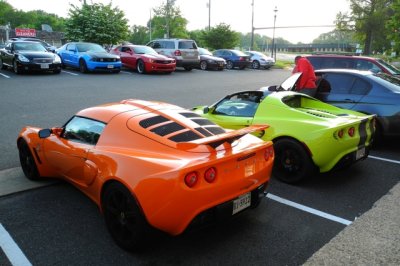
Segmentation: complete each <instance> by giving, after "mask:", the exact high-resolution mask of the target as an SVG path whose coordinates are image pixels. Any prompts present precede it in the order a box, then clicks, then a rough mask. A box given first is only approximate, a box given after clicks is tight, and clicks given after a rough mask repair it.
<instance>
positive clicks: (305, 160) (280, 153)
mask: <svg viewBox="0 0 400 266" xmlns="http://www.w3.org/2000/svg"><path fill="white" fill-rule="evenodd" d="M274 149H275V161H274V168H273V174H274V176H276V177H277V178H278V179H279V180H281V181H283V182H285V183H289V184H293V183H297V182H299V181H301V180H303V179H304V178H306V177H310V176H311V175H313V174H314V171H315V168H316V167H315V165H314V163H313V162H312V160H311V158H310V156H309V154H308V153H307V152H306V150H305V148H304V147H303V146H302V145H301V144H300V143H299V142H297V141H296V140H293V139H281V140H278V141H276V142H275V143H274Z"/></svg>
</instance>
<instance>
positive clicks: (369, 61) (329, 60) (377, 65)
mask: <svg viewBox="0 0 400 266" xmlns="http://www.w3.org/2000/svg"><path fill="white" fill-rule="evenodd" d="M306 57H307V59H308V60H309V61H310V62H311V64H312V65H313V67H314V69H316V70H317V69H332V68H348V69H357V70H370V71H372V72H375V73H379V72H383V73H386V74H389V75H396V76H400V70H399V69H397V68H396V67H395V66H392V65H391V64H389V63H387V62H385V61H384V60H382V59H379V58H373V57H366V56H352V55H310V56H306Z"/></svg>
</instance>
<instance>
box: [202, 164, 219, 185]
mask: <svg viewBox="0 0 400 266" xmlns="http://www.w3.org/2000/svg"><path fill="white" fill-rule="evenodd" d="M216 178H217V170H216V169H215V168H214V167H211V168H208V169H207V170H206V171H205V172H204V179H205V180H206V181H207V182H208V183H212V182H214V181H215V179H216Z"/></svg>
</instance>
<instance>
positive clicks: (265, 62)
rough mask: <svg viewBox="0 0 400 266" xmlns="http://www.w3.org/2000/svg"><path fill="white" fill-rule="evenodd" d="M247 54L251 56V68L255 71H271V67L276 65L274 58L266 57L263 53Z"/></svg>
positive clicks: (248, 52)
mask: <svg viewBox="0 0 400 266" xmlns="http://www.w3.org/2000/svg"><path fill="white" fill-rule="evenodd" d="M245 53H246V54H248V55H249V56H250V61H251V67H252V68H253V69H260V68H265V69H269V68H270V67H272V66H273V65H275V60H274V59H273V58H272V57H269V56H266V55H265V54H263V53H261V52H257V51H247V52H245Z"/></svg>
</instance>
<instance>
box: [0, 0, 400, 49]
mask: <svg viewBox="0 0 400 266" xmlns="http://www.w3.org/2000/svg"><path fill="white" fill-rule="evenodd" d="M348 1H349V4H350V12H349V13H342V12H340V13H339V14H337V17H336V21H335V24H336V29H335V30H333V31H331V32H328V33H324V34H322V35H320V36H319V37H318V38H317V39H315V40H314V41H313V43H336V42H337V41H338V40H341V42H344V41H345V42H348V43H360V44H361V45H362V47H363V51H364V53H365V54H370V53H373V52H377V53H383V52H385V51H390V52H392V51H396V52H399V51H400V34H399V33H400V32H399V31H400V0H348ZM153 14H154V15H153V16H152V17H151V19H149V21H148V23H147V25H146V26H141V25H133V26H132V27H129V26H128V20H127V19H126V18H125V14H124V12H123V11H122V10H120V9H119V8H118V7H113V6H112V2H110V4H107V5H104V4H100V3H92V4H87V3H86V1H85V2H84V3H83V4H82V5H73V4H70V9H69V14H68V18H62V17H58V16H57V15H54V14H49V13H46V12H44V11H42V10H35V11H29V12H23V11H20V10H16V9H14V8H13V7H12V6H11V5H10V4H8V3H7V0H0V25H6V24H7V23H10V26H11V28H16V27H24V28H35V29H40V28H41V25H42V24H48V25H50V26H51V27H52V28H53V30H54V31H61V32H64V33H65V36H66V38H67V39H68V40H71V41H90V42H95V43H99V44H102V45H109V44H116V43H120V42H122V41H128V42H132V43H135V44H145V43H147V42H148V41H149V40H150V39H155V38H164V37H167V38H169V37H170V38H191V39H194V40H196V42H197V43H198V44H199V46H202V47H207V48H209V49H219V48H234V47H238V46H239V47H242V48H246V49H248V48H250V42H251V34H250V33H247V34H242V33H239V32H236V31H234V30H232V29H231V27H230V25H228V24H225V23H221V24H219V25H216V26H214V27H211V28H210V29H208V28H204V29H200V30H194V31H188V30H187V24H188V20H187V19H186V18H184V17H183V15H182V13H181V11H180V9H179V7H177V6H176V5H175V0H169V1H167V2H166V3H163V4H161V5H160V6H158V7H156V8H154V9H153ZM270 43H271V38H270V37H267V36H264V35H259V34H255V35H254V49H263V48H265V47H266V46H268V44H270ZM279 43H288V44H290V42H288V41H286V40H284V39H282V38H280V39H279Z"/></svg>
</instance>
